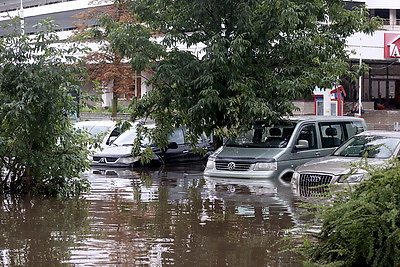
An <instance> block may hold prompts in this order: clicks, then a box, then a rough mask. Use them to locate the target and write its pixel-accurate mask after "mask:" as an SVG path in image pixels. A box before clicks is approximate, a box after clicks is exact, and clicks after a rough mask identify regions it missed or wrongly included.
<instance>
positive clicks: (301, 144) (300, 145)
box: [296, 140, 309, 149]
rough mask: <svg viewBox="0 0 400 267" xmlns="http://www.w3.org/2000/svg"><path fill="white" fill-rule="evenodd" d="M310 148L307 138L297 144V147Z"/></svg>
mask: <svg viewBox="0 0 400 267" xmlns="http://www.w3.org/2000/svg"><path fill="white" fill-rule="evenodd" d="M305 148H309V145H308V141H307V140H299V141H298V142H297V145H296V149H305Z"/></svg>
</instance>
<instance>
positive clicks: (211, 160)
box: [206, 157, 215, 169]
mask: <svg viewBox="0 0 400 267" xmlns="http://www.w3.org/2000/svg"><path fill="white" fill-rule="evenodd" d="M206 168H207V169H214V168H215V158H214V157H209V158H208V160H207V164H206Z"/></svg>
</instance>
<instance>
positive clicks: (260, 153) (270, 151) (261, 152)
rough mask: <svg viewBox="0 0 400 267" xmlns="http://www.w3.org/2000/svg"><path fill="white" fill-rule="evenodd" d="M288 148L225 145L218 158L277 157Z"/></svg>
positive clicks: (217, 155)
mask: <svg viewBox="0 0 400 267" xmlns="http://www.w3.org/2000/svg"><path fill="white" fill-rule="evenodd" d="M285 149H286V148H248V147H229V146H225V147H224V148H223V149H222V150H221V151H220V152H219V153H218V154H216V155H215V156H216V157H217V158H254V159H258V158H264V159H265V158H277V157H278V156H279V155H280V154H281V153H282V152H283V151H284V150H285Z"/></svg>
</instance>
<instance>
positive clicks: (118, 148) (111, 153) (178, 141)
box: [91, 124, 212, 167]
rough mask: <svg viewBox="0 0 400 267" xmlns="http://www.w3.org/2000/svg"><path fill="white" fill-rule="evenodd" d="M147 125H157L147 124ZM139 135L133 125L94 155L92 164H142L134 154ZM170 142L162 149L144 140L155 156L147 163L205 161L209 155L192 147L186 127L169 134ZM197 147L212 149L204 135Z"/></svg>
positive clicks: (115, 165) (123, 165)
mask: <svg viewBox="0 0 400 267" xmlns="http://www.w3.org/2000/svg"><path fill="white" fill-rule="evenodd" d="M146 127H150V128H151V127H155V125H153V124H151V125H147V126H146ZM136 137H137V131H136V126H135V125H133V126H132V127H131V128H130V129H129V130H127V131H125V132H124V133H122V134H121V135H120V136H119V137H118V138H117V139H116V140H115V141H114V142H113V144H112V145H111V146H110V147H107V148H105V149H104V150H103V151H100V152H98V153H95V154H94V155H93V161H92V163H91V165H92V166H97V167H99V166H107V167H135V166H142V165H144V164H142V162H141V160H140V157H133V156H132V148H133V141H134V140H135V138H136ZM168 139H169V144H168V147H167V148H166V149H160V148H158V147H157V145H156V144H153V143H151V142H150V141H149V140H147V139H145V140H143V143H142V146H143V147H151V149H152V150H153V152H154V155H155V157H154V158H153V160H152V161H151V162H150V163H149V164H147V165H164V164H170V163H183V162H191V161H203V160H206V159H207V157H208V155H209V154H208V153H205V154H202V153H200V151H197V150H194V149H192V147H191V146H190V144H189V143H188V142H187V140H186V128H185V127H179V128H177V129H175V130H174V132H173V133H172V134H171V135H170V136H169V138H168ZM196 148H199V149H202V150H203V151H206V152H207V151H211V148H212V144H211V142H210V140H209V139H208V138H207V137H206V136H205V135H202V136H201V137H200V139H199V140H198V143H197V145H196Z"/></svg>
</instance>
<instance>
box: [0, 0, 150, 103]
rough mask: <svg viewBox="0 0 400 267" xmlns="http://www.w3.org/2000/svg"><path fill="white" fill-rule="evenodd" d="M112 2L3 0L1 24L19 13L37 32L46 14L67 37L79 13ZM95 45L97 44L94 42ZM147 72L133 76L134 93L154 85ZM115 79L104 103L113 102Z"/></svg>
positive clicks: (29, 31)
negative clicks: (148, 81)
mask: <svg viewBox="0 0 400 267" xmlns="http://www.w3.org/2000/svg"><path fill="white" fill-rule="evenodd" d="M111 3H112V1H109V0H0V26H2V25H4V24H7V23H9V22H10V18H13V17H16V16H19V17H21V18H22V19H23V28H22V29H21V30H22V31H23V32H24V33H26V34H34V33H35V32H36V31H37V29H36V28H35V27H34V25H36V24H37V23H38V22H40V21H41V20H43V19H46V18H52V19H54V22H55V23H56V24H58V25H57V26H56V28H55V30H56V31H57V32H58V34H59V37H60V38H61V39H66V38H68V37H70V36H71V35H72V34H73V31H74V30H76V25H77V24H79V23H80V21H79V19H77V18H76V15H78V14H80V13H83V12H87V11H89V9H90V8H94V7H96V8H107V6H109V5H110V4H111ZM85 22H86V23H87V24H88V25H95V24H96V21H95V20H85ZM11 31H12V28H0V36H4V35H6V34H7V33H9V32H11ZM93 47H95V46H93ZM147 76H148V75H147V74H146V73H141V75H136V76H135V77H133V78H132V86H131V90H132V95H134V96H137V97H141V96H143V95H144V94H145V93H146V92H147V91H148V90H150V89H151V88H150V87H148V86H147V85H146V84H145V83H144V81H145V80H146V77H147ZM111 86H112V82H110V84H108V85H105V86H104V91H103V92H104V93H103V94H102V99H103V107H106V106H111V101H112V98H113V93H112V92H111V91H112V90H111ZM84 90H85V91H89V92H90V91H92V90H93V86H92V85H91V84H90V83H88V84H86V85H85V88H84ZM118 98H119V102H120V103H121V102H122V103H123V102H124V100H126V103H128V102H129V99H128V98H127V97H126V96H125V95H124V94H121V95H118Z"/></svg>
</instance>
